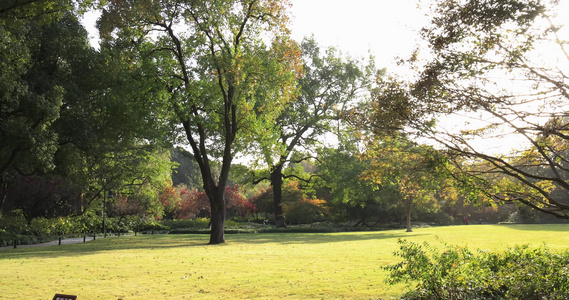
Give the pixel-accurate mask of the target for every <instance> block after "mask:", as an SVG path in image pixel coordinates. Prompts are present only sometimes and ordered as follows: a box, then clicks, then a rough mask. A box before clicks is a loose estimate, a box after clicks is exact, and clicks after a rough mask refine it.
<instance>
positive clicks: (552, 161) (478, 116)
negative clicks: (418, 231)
mask: <svg viewBox="0 0 569 300" xmlns="http://www.w3.org/2000/svg"><path fill="white" fill-rule="evenodd" d="M554 2H555V1H552V2H548V1H539V0H516V1H490V2H479V1H464V2H460V3H457V2H456V1H437V5H436V6H435V9H434V12H433V18H432V22H431V25H430V26H428V27H426V28H425V29H424V30H423V35H424V39H425V41H426V42H427V43H428V44H429V47H430V48H429V49H431V50H432V51H430V53H429V55H432V58H431V59H429V60H428V63H426V64H425V65H424V67H423V68H422V69H421V73H420V77H419V80H418V81H417V82H416V84H415V86H414V95H415V96H416V97H417V98H418V99H421V100H423V101H424V106H425V107H428V108H429V109H430V110H432V111H433V113H434V114H436V115H437V116H439V117H443V116H448V115H451V114H453V113H454V114H455V115H456V114H459V115H460V116H461V119H462V120H465V119H467V121H469V123H468V122H458V121H457V122H456V123H453V124H448V125H449V126H444V125H446V124H444V122H441V123H442V124H441V125H442V126H441V127H439V128H438V129H439V130H434V131H431V132H430V133H431V137H432V139H433V140H435V141H437V142H438V143H440V144H442V145H444V146H446V148H447V149H449V150H450V151H451V152H452V153H453V154H454V156H452V157H455V158H456V159H455V160H454V164H455V166H456V170H457V171H458V172H457V173H456V176H457V178H460V180H462V181H463V182H464V183H471V184H475V185H476V186H478V187H479V192H481V193H482V194H483V195H484V197H485V198H486V199H492V200H494V201H497V202H500V203H510V202H520V203H524V204H525V205H529V206H530V207H532V208H534V209H536V210H540V211H542V212H546V213H549V214H553V215H555V216H557V217H560V218H569V214H568V213H569V199H566V197H558V195H560V194H564V193H566V191H567V190H568V189H569V185H568V183H567V179H568V176H567V170H568V169H567V155H566V153H567V152H566V149H567V147H566V145H567V137H568V135H567V125H568V123H567V118H566V117H567V109H566V107H567V104H568V100H569V86H568V85H567V79H568V78H567V74H569V71H568V70H567V65H568V63H569V55H567V53H568V52H567V40H566V39H564V36H563V34H564V29H562V28H561V27H558V26H556V25H555V12H554V9H555V5H554V4H553V3H554ZM419 57H421V56H420V55H419ZM468 116H474V117H471V118H468ZM445 118H446V122H447V123H448V122H450V121H452V120H453V118H450V117H445ZM492 146H494V147H492ZM496 146H501V147H496ZM496 148H498V149H496ZM512 148H513V149H512ZM465 161H467V162H468V164H464V162H465ZM471 163H473V164H475V165H477V166H478V167H475V168H473V167H472V165H471ZM472 195H475V197H473V198H475V199H476V198H478V195H479V193H472Z"/></svg>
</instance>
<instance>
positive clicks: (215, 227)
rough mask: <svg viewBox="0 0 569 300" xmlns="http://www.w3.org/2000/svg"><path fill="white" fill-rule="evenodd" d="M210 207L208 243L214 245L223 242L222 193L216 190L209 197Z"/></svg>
mask: <svg viewBox="0 0 569 300" xmlns="http://www.w3.org/2000/svg"><path fill="white" fill-rule="evenodd" d="M209 204H210V207H211V234H210V237H209V244H210V245H216V244H222V243H225V199H224V193H223V191H222V192H217V193H215V195H214V197H213V198H210V200H209Z"/></svg>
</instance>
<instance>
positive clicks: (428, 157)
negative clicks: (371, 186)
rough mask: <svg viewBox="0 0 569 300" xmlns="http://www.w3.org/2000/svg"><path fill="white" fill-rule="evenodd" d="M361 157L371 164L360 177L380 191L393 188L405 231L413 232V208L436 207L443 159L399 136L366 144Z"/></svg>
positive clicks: (434, 151) (435, 152)
mask: <svg viewBox="0 0 569 300" xmlns="http://www.w3.org/2000/svg"><path fill="white" fill-rule="evenodd" d="M362 157H363V159H364V160H366V161H369V163H370V167H369V168H368V169H367V170H365V171H364V172H363V173H362V178H365V179H367V180H370V181H372V182H374V183H375V184H377V185H379V186H381V188H385V187H387V186H393V187H394V189H395V191H396V192H397V194H398V196H399V199H400V201H401V204H402V208H403V211H404V213H405V220H406V225H407V232H411V231H412V230H413V229H412V225H411V212H412V210H413V209H416V208H417V207H423V208H424V209H433V208H436V203H437V202H436V198H435V193H436V191H437V190H439V189H440V188H441V182H442V180H441V178H442V174H443V173H442V172H441V171H440V162H442V160H441V157H439V154H438V153H437V151H436V150H434V149H432V148H431V147H428V146H424V145H418V144H416V143H413V142H411V141H409V140H408V139H407V138H406V137H405V136H401V135H399V136H392V137H384V138H382V139H381V140H379V141H376V142H370V143H368V145H367V149H366V152H365V153H364V154H363V155H362Z"/></svg>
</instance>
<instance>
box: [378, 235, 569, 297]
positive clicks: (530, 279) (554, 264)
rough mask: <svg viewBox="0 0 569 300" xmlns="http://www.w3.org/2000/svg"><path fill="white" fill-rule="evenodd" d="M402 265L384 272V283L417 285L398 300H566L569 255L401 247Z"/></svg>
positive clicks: (409, 244)
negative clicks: (385, 274) (385, 281)
mask: <svg viewBox="0 0 569 300" xmlns="http://www.w3.org/2000/svg"><path fill="white" fill-rule="evenodd" d="M399 244H400V245H401V246H400V251H398V252H396V253H395V255H396V256H399V257H401V258H403V261H402V262H400V263H398V264H396V265H392V266H388V267H386V268H385V269H387V270H389V271H390V275H389V279H388V282H389V283H390V284H396V283H401V282H405V283H407V284H409V285H410V284H412V283H415V286H414V289H413V290H411V291H409V292H407V293H406V294H405V295H404V296H403V298H402V299H567V295H569V252H564V253H561V254H558V253H552V252H550V251H549V249H547V248H546V247H541V248H537V249H530V248H528V247H527V246H517V247H514V248H509V249H508V250H507V251H506V252H503V253H492V252H487V251H478V252H477V253H476V254H474V253H472V252H470V251H469V250H468V249H466V248H460V247H450V246H446V249H445V250H444V251H443V252H440V251H437V250H436V249H434V248H432V247H431V246H429V245H428V244H427V243H425V244H422V245H420V244H417V243H413V242H407V241H405V240H400V241H399Z"/></svg>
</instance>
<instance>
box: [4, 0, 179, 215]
mask: <svg viewBox="0 0 569 300" xmlns="http://www.w3.org/2000/svg"><path fill="white" fill-rule="evenodd" d="M13 4H15V6H14V8H12V9H10V10H7V12H4V13H3V14H2V15H1V17H2V18H1V20H2V21H1V22H2V23H1V25H2V30H3V31H2V34H5V35H6V39H5V40H4V39H3V40H2V42H0V43H3V42H7V43H12V44H11V45H12V46H13V47H16V48H18V49H19V50H18V51H19V52H18V51H16V52H13V53H12V54H9V53H7V55H6V56H3V57H2V59H4V58H6V61H4V63H3V64H2V70H3V72H2V76H4V75H9V77H10V79H9V80H8V78H6V79H7V81H3V82H2V83H0V85H2V84H5V85H4V86H3V87H2V88H0V97H2V102H1V109H0V114H1V116H2V122H1V123H0V127H1V128H0V139H1V142H0V161H1V162H0V164H2V167H0V168H1V171H0V175H1V179H0V181H1V182H2V185H3V187H4V188H3V189H2V190H0V194H1V198H2V202H0V207H1V206H3V205H2V204H3V203H4V201H3V200H4V199H5V197H8V198H10V199H13V198H14V197H13V196H16V195H10V194H7V193H5V191H12V192H13V191H15V189H14V188H10V185H12V184H13V185H14V186H17V185H18V181H20V180H19V179H18V178H19V176H20V175H18V174H23V175H26V176H29V175H34V177H33V178H35V179H34V180H37V181H39V182H50V181H53V180H54V179H53V178H56V180H58V181H61V182H64V183H65V185H66V186H69V187H68V188H69V189H72V190H74V191H75V192H76V193H77V194H78V195H80V196H81V197H80V200H81V201H80V203H74V204H73V205H74V206H73V207H74V209H72V210H70V209H64V208H62V209H61V211H60V213H59V215H61V214H63V215H65V214H69V213H83V212H85V211H86V210H88V209H90V208H91V209H93V208H96V209H100V207H102V205H99V204H100V202H102V200H103V197H104V195H106V192H107V191H108V190H109V189H113V190H118V189H119V187H120V188H121V189H123V192H124V193H125V194H127V193H128V194H129V195H134V194H136V195H137V197H138V198H139V199H144V201H145V204H146V208H147V210H148V211H147V213H149V214H157V213H158V210H159V208H158V207H157V206H156V204H157V201H155V200H156V199H154V197H153V195H152V194H153V193H154V195H156V193H157V191H158V190H159V188H158V187H159V186H160V184H158V183H157V182H158V181H160V180H162V179H164V176H162V175H163V173H162V172H163V171H166V172H169V169H170V166H169V165H168V160H169V157H168V156H164V155H163V153H162V152H161V151H160V149H159V148H160V147H161V146H163V143H162V142H163V141H164V139H163V138H162V137H163V136H164V134H162V131H161V130H163V129H164V126H162V125H161V124H162V122H158V121H157V118H159V117H160V116H161V114H160V113H154V114H152V115H151V114H149V113H146V112H147V110H141V108H143V107H144V108H145V109H146V108H148V106H149V105H150V104H144V103H141V102H140V101H139V100H140V98H145V97H146V96H148V93H150V92H151V91H149V89H148V88H147V85H146V83H145V82H144V81H142V80H137V81H135V80H132V79H133V78H135V77H136V74H135V71H138V70H135V71H132V70H129V69H128V68H126V67H125V61H124V60H120V59H115V58H116V56H114V57H113V56H112V55H111V54H112V53H110V52H112V51H109V52H106V53H103V52H99V51H96V50H94V49H93V48H91V47H90V46H89V43H88V38H87V32H86V30H85V29H84V28H83V27H82V26H81V24H80V23H79V21H78V15H77V12H75V11H74V10H73V8H75V7H74V6H73V5H71V4H72V3H71V2H66V1H27V2H25V3H24V2H18V1H16V2H13ZM16 4H17V5H16ZM12 39H13V40H12ZM15 43H18V44H17V45H16V44H15ZM10 51H12V50H10ZM4 70H5V71H6V72H4ZM124 86H129V87H130V88H131V89H130V91H132V90H137V94H135V93H130V94H128V93H126V91H128V89H126V88H122V87H124ZM118 87H121V88H120V89H119V88H118ZM150 124H152V126H148V125H150ZM151 144H152V145H151ZM30 178H32V177H30ZM153 189H154V190H153ZM45 191H52V192H53V193H52V195H51V196H49V195H48V196H46V197H39V198H38V197H35V198H34V200H33V201H37V200H38V199H43V200H45V201H47V202H46V203H39V202H37V203H36V204H35V205H36V206H38V207H41V206H45V205H49V204H48V202H50V199H55V198H57V197H59V196H60V193H59V194H58V193H56V191H54V190H53V189H47V188H46V189H45ZM58 195H59V196H58ZM54 197H55V198H54ZM30 200H31V199H30ZM91 204H93V205H94V206H93V207H90V205H91ZM10 207H11V208H17V207H15V206H13V205H10V206H9V207H6V208H5V209H4V210H7V209H10ZM51 215H52V214H51Z"/></svg>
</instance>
